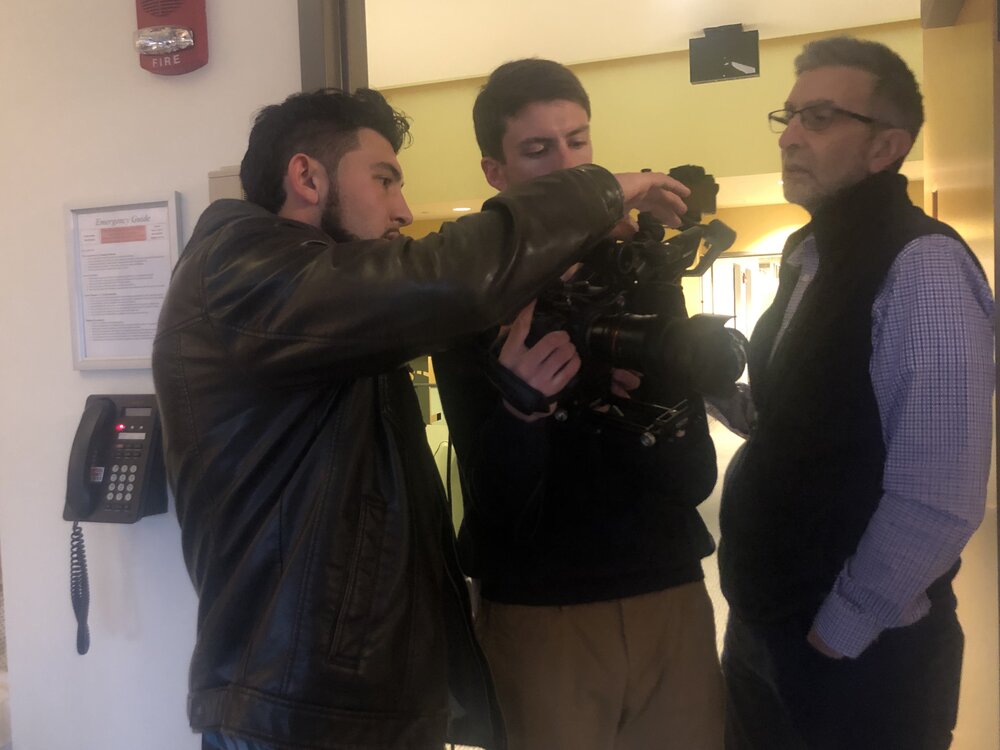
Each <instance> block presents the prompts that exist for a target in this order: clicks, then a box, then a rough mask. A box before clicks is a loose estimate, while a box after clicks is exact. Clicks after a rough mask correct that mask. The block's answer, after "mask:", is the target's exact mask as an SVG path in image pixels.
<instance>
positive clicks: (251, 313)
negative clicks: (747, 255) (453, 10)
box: [153, 90, 686, 750]
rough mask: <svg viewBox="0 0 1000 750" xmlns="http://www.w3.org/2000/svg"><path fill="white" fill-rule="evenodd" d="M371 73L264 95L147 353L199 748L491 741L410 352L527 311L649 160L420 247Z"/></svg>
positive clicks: (630, 202) (494, 210)
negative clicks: (231, 189) (159, 421)
mask: <svg viewBox="0 0 1000 750" xmlns="http://www.w3.org/2000/svg"><path fill="white" fill-rule="evenodd" d="M407 130H408V123H407V121H406V120H405V118H403V117H402V116H400V115H398V114H397V113H396V112H394V111H393V110H392V109H391V108H390V107H389V105H388V104H387V103H386V102H385V100H384V99H383V98H382V97H381V96H380V95H379V94H378V93H376V92H373V91H366V90H362V91H359V92H357V93H356V94H354V95H348V94H345V93H343V92H339V91H333V90H330V91H325V92H317V93H314V94H299V95H295V96H292V97H289V99H287V100H286V101H285V102H284V103H282V104H280V105H273V106H270V107H267V108H265V109H264V110H262V112H261V113H260V114H259V115H258V117H257V120H256V122H255V125H254V128H253V131H252V132H251V135H250V142H249V146H248V149H247V153H246V156H245V157H244V159H243V163H242V166H241V170H240V177H241V181H242V183H243V187H244V190H245V191H246V194H247V197H248V200H247V201H235V200H223V201H218V202H216V203H213V204H212V205H211V206H209V208H208V209H207V210H206V211H205V213H204V214H203V215H202V216H201V218H200V220H199V222H198V225H197V226H196V227H195V230H194V233H193V236H192V238H191V240H190V242H189V243H188V245H187V247H186V248H185V250H184V252H183V254H182V256H181V259H180V261H179V263H178V265H177V267H176V269H175V270H174V274H173V278H172V280H171V285H170V289H169V290H168V293H167V296H166V299H165V301H164V305H163V309H162V312H161V315H160V323H159V330H158V333H157V337H156V341H155V343H154V347H153V377H154V381H155V384H156V391H157V397H158V399H159V403H160V411H161V414H162V417H163V428H164V450H165V454H166V463H167V470H168V477H169V481H170V485H171V488H172V490H173V493H174V496H175V498H176V505H177V515H178V520H179V521H180V524H181V530H182V542H183V551H184V557H185V561H186V563H187V566H188V570H189V572H190V575H191V578H192V581H193V583H194V585H195V588H196V589H197V592H198V596H199V611H198V634H197V643H196V645H195V650H194V655H193V657H192V660H191V670H190V694H189V698H188V714H189V719H190V722H191V725H192V727H193V728H194V729H195V730H196V731H200V732H203V733H204V745H205V746H206V747H226V748H228V747H240V748H252V749H254V750H257V749H259V748H267V749H278V748H282V749H286V748H311V749H314V750H315V749H319V748H329V749H334V748H352V750H358V749H360V748H408V749H413V748H433V749H434V750H438V749H439V748H440V747H441V746H442V744H443V742H444V741H445V738H446V736H449V737H450V738H451V739H453V740H455V741H461V742H465V743H468V744H477V745H482V746H485V747H489V748H503V747H504V746H505V740H504V734H503V729H502V725H501V722H500V720H499V718H498V714H497V711H496V708H495V701H494V700H493V693H492V687H491V684H490V680H489V677H488V672H487V669H486V666H485V663H484V662H483V659H482V656H481V654H480V653H479V651H478V649H477V647H476V644H475V641H474V639H473V637H472V633H471V630H470V625H469V618H468V600H467V594H466V592H465V588H464V584H463V581H462V579H461V577H460V575H459V573H458V571H457V566H456V561H455V556H454V552H453V536H452V530H451V527H450V522H449V519H448V518H447V517H446V513H445V507H444V496H443V490H442V488H441V484H440V480H439V478H438V475H437V472H436V470H435V467H434V463H433V459H432V457H431V455H430V451H429V448H428V446H427V443H426V439H425V436H424V431H423V423H422V420H421V418H420V413H419V408H418V406H417V402H416V398H415V396H414V393H413V390H412V387H411V384H410V378H409V375H408V373H407V370H406V369H405V363H406V362H407V361H408V360H410V359H412V358H413V357H415V356H417V355H419V354H424V353H429V352H432V351H434V350H436V349H440V348H442V347H444V346H445V345H447V344H448V343H450V342H451V341H453V340H454V339H456V338H457V337H460V336H462V335H465V334H468V333H470V332H472V331H476V330H480V329H483V328H485V327H488V326H490V325H493V324H495V323H497V322H498V321H500V320H501V319H503V318H504V317H505V316H508V315H510V314H511V313H512V312H513V311H515V310H517V309H518V308H519V307H520V306H523V305H524V304H525V302H527V300H529V299H531V298H532V297H533V296H534V295H536V294H537V293H538V290H539V289H540V288H542V287H543V286H544V285H545V284H546V283H547V282H549V281H550V280H551V279H553V278H555V277H556V276H558V274H559V273H561V272H562V271H563V270H564V269H565V268H566V267H567V266H568V265H569V264H570V263H572V262H573V261H574V260H576V258H577V256H578V255H579V254H580V248H581V247H587V246H588V245H592V244H593V243H594V242H596V241H598V239H599V238H601V237H602V236H603V235H605V234H606V233H607V232H608V231H609V229H610V228H611V227H612V226H613V225H614V224H615V222H616V221H617V220H618V219H619V218H620V217H621V216H622V213H623V210H625V209H628V208H632V207H642V208H649V209H652V210H655V211H658V212H659V213H660V215H661V217H662V218H664V219H665V220H671V221H676V220H677V215H678V214H679V213H682V212H683V210H684V206H683V201H682V199H681V198H680V197H679V196H681V195H684V194H686V190H685V189H684V188H683V186H680V185H679V184H678V183H676V182H674V181H672V180H670V178H669V177H667V176H666V175H662V174H654V175H639V174H630V175H620V176H618V178H617V180H616V178H615V177H614V176H612V175H610V174H609V173H607V172H606V171H604V170H602V169H601V168H599V167H594V166H588V167H583V168H580V169H576V170H567V171H565V172H563V173H561V174H559V175H553V176H552V177H551V178H548V179H546V180H542V181H538V182H536V183H532V184H530V185H525V186H523V187H522V188H521V189H519V190H516V191H510V192H509V193H507V194H504V195H500V196H497V197H496V198H494V199H492V200H491V201H489V202H488V203H487V205H486V206H484V211H483V212H482V213H481V214H480V215H478V216H473V217H468V218H467V219H463V220H461V221H459V222H456V223H455V224H447V225H445V226H443V227H442V228H441V232H440V233H437V234H433V235H431V236H429V237H428V238H426V239H424V240H420V241H413V240H410V239H408V238H406V237H404V236H402V235H401V234H400V232H399V230H400V228H401V227H402V226H404V225H406V224H408V223H409V222H410V220H411V215H410V212H409V209H408V207H407V205H406V202H405V200H404V199H403V197H402V192H401V185H402V171H401V169H400V166H399V163H398V161H397V159H396V152H397V151H398V149H399V148H400V146H401V144H402V142H403V140H404V137H405V136H406V134H407Z"/></svg>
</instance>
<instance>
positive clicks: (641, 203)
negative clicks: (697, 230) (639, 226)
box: [615, 172, 691, 230]
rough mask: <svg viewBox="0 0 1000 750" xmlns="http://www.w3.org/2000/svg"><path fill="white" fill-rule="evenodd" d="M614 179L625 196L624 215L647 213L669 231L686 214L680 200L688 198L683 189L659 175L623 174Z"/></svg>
mask: <svg viewBox="0 0 1000 750" xmlns="http://www.w3.org/2000/svg"><path fill="white" fill-rule="evenodd" d="M615 177H616V178H617V179H618V184H619V185H621V188H622V193H623V194H624V196H625V213H626V214H628V212H629V211H631V210H632V209H633V208H635V209H638V210H640V211H649V212H650V213H651V214H653V216H655V217H656V218H657V219H659V220H660V221H661V222H663V223H664V224H666V225H667V226H669V227H678V226H680V225H681V217H682V216H683V215H684V214H686V213H687V205H686V204H685V203H684V198H687V197H688V196H689V195H691V191H690V190H689V189H688V187H687V186H686V185H684V184H683V183H681V182H678V181H677V180H675V179H674V178H673V177H670V176H669V175H666V174H664V173H662V172H624V173H621V174H616V175H615ZM616 230H617V227H616Z"/></svg>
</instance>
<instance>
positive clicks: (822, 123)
mask: <svg viewBox="0 0 1000 750" xmlns="http://www.w3.org/2000/svg"><path fill="white" fill-rule="evenodd" d="M795 115H798V116H799V121H800V122H801V123H802V127H804V128H805V129H806V130H813V131H820V130H826V129H827V128H828V127H830V126H831V125H833V123H834V121H835V120H836V119H837V118H838V117H851V118H853V119H855V120H857V121H858V122H863V123H865V124H866V125H880V124H883V123H881V122H880V121H879V120H876V119H875V118H874V117H868V116H867V115H860V114H858V113H857V112H851V111H850V110H849V109H841V108H840V107H835V106H833V105H832V104H810V105H809V106H808V107H803V108H802V109H776V110H774V112H768V113H767V121H768V123H769V124H770V126H771V132H773V133H780V132H782V131H783V130H784V129H785V128H786V127H788V123H790V122H791V121H792V118H793V117H795Z"/></svg>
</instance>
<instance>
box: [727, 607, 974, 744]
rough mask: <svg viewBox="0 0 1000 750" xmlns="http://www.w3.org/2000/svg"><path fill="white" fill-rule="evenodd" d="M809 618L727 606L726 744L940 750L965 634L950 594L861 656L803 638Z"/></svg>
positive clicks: (946, 739) (952, 715) (954, 707)
mask: <svg viewBox="0 0 1000 750" xmlns="http://www.w3.org/2000/svg"><path fill="white" fill-rule="evenodd" d="M810 620H811V618H808V619H807V618H802V619H800V620H798V621H786V622H781V623H768V624H761V623H748V622H746V621H744V620H741V619H740V618H739V617H737V616H735V615H733V614H732V613H730V617H729V624H728V626H727V628H726V638H725V647H724V650H723V654H722V669H723V673H724V674H725V677H726V683H727V685H726V690H727V701H728V703H727V706H726V709H727V715H726V748H727V750H866V749H868V748H870V749H871V750H894V749H896V748H898V749H899V750H943V749H944V748H947V747H948V746H949V745H950V744H951V732H952V729H954V727H955V719H956V716H957V714H958V687H959V680H960V677H961V672H962V647H963V644H964V636H963V635H962V628H961V626H959V624H958V618H957V617H956V616H955V599H954V595H953V594H951V592H950V587H949V591H948V592H947V596H945V597H943V599H942V598H939V599H937V600H936V601H934V603H933V604H932V607H931V611H930V613H929V614H928V615H927V616H925V617H924V618H923V619H921V620H920V621H918V622H916V623H914V624H913V625H911V626H909V627H906V628H894V629H892V630H887V631H885V632H883V633H882V635H881V636H879V638H878V640H877V641H875V643H873V644H872V645H871V646H869V647H868V649H867V650H866V651H865V652H864V653H863V654H861V656H860V657H858V658H857V659H840V660H834V659H828V658H827V657H825V656H823V655H821V654H820V653H819V652H817V651H816V650H815V649H813V648H812V647H811V646H810V645H809V644H808V643H807V642H806V635H807V633H808V632H809V627H810V624H811V623H810Z"/></svg>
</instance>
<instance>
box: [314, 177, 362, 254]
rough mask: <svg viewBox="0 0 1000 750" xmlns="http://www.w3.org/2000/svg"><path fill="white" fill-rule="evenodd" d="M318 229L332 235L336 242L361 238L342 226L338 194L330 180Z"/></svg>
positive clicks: (354, 240)
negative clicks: (328, 191) (328, 192)
mask: <svg viewBox="0 0 1000 750" xmlns="http://www.w3.org/2000/svg"><path fill="white" fill-rule="evenodd" d="M319 222H320V223H319V226H320V229H322V230H323V231H324V232H326V233H327V234H328V235H330V236H331V237H333V239H334V240H335V241H337V242H357V241H359V240H360V239H361V238H360V237H358V236H357V235H356V234H352V233H351V232H349V231H347V230H346V229H345V228H344V225H343V223H341V219H340V196H338V195H337V190H336V188H335V187H334V184H333V181H332V180H331V181H330V194H329V195H328V196H327V199H326V205H325V206H324V207H323V215H322V216H321V217H320V220H319Z"/></svg>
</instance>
